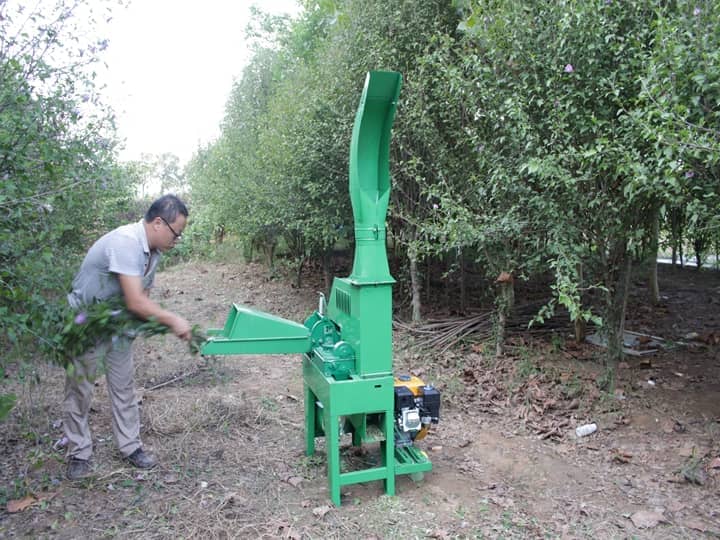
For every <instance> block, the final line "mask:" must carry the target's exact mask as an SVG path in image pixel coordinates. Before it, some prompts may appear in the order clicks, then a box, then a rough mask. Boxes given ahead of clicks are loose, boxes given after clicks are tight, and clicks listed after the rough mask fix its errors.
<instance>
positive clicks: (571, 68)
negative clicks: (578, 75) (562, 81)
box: [563, 64, 575, 73]
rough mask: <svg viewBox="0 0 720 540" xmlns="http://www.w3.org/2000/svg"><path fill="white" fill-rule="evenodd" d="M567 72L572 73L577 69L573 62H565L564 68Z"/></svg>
mask: <svg viewBox="0 0 720 540" xmlns="http://www.w3.org/2000/svg"><path fill="white" fill-rule="evenodd" d="M563 71H564V72H565V73H572V72H573V71H575V68H574V67H573V65H572V64H565V69H564V70H563Z"/></svg>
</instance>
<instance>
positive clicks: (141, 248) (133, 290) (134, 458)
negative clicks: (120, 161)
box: [63, 195, 192, 480]
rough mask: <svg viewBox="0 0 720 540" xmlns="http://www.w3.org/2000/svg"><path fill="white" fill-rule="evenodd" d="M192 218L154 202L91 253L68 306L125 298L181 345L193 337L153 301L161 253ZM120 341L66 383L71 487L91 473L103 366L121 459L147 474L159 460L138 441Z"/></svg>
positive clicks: (168, 203) (168, 200)
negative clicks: (94, 406)
mask: <svg viewBox="0 0 720 540" xmlns="http://www.w3.org/2000/svg"><path fill="white" fill-rule="evenodd" d="M187 216H188V211H187V208H186V206H185V204H184V203H183V202H182V201H181V200H180V199H179V198H178V197H176V196H174V195H165V196H163V197H160V198H159V199H158V200H156V201H155V202H153V203H152V205H151V206H150V208H149V209H148V211H147V213H146V214H145V218H144V219H142V220H140V221H139V222H138V223H131V224H129V225H123V226H122V227H118V228H117V229H115V230H113V231H110V232H109V233H107V234H106V235H104V236H103V237H102V238H100V239H99V240H98V241H96V242H95V243H94V244H93V246H92V247H91V248H90V250H89V251H88V253H87V255H86V256H85V259H84V260H83V262H82V265H81V266H80V270H79V272H78V273H77V275H76V276H75V279H74V280H73V284H72V292H71V293H70V294H69V295H68V302H69V303H70V305H71V306H72V307H73V308H76V309H79V308H81V307H82V306H84V305H88V304H91V303H93V302H95V301H103V300H107V299H109V298H113V297H122V299H123V300H124V302H125V305H126V307H127V309H128V310H129V311H130V312H132V313H133V314H135V315H136V316H137V317H139V318H140V319H143V320H147V319H150V318H154V319H155V320H156V321H158V322H159V323H162V324H165V325H167V326H168V327H169V328H170V329H171V331H172V332H173V333H174V334H175V335H176V336H178V337H179V338H180V339H185V340H189V339H190V338H191V333H192V330H191V327H190V324H189V323H188V321H186V320H185V319H184V318H182V317H180V316H179V315H176V314H175V313H172V312H170V311H167V310H165V309H163V308H162V307H161V306H160V305H159V304H157V303H156V302H153V301H152V300H151V299H150V297H149V291H150V287H151V286H152V284H153V280H154V279H155V269H156V268H157V265H158V262H159V261H160V255H161V253H162V252H163V251H166V250H169V249H172V248H173V247H174V246H175V244H176V243H177V241H178V239H179V238H180V236H181V235H182V233H183V230H184V229H185V225H186V223H187ZM133 337H134V336H120V337H119V338H117V339H113V340H112V341H108V342H103V343H98V345H97V346H96V347H94V348H93V349H91V350H89V351H88V352H86V353H85V354H83V355H82V356H80V357H79V358H76V359H75V360H74V367H75V369H74V373H72V374H68V375H67V376H66V379H65V400H64V402H63V412H64V418H63V425H64V429H65V436H66V437H67V439H68V468H67V476H68V478H70V479H71V480H77V479H81V478H85V477H87V476H89V475H90V474H91V471H92V469H91V467H90V463H89V460H90V457H91V455H92V437H91V435H90V426H89V423H88V413H89V411H90V401H91V398H92V392H93V386H94V385H93V382H92V381H93V379H94V378H95V376H96V375H97V374H98V367H99V366H100V365H102V366H103V367H104V369H105V370H106V378H107V386H108V394H109V395H110V403H111V407H112V427H113V434H114V438H115V444H116V445H117V447H118V449H119V450H120V453H121V454H122V455H123V456H124V458H125V459H126V460H127V461H128V462H129V463H130V464H132V465H133V466H135V467H139V468H141V469H149V468H152V467H154V466H155V465H156V461H155V459H154V458H152V457H151V456H149V455H148V454H146V453H145V452H144V451H143V448H142V443H141V442H140V415H139V411H138V405H137V401H136V399H135V387H134V381H133V355H132V339H133Z"/></svg>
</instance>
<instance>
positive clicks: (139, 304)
mask: <svg viewBox="0 0 720 540" xmlns="http://www.w3.org/2000/svg"><path fill="white" fill-rule="evenodd" d="M0 1H1V0H0ZM118 280H119V281H120V287H121V288H122V291H123V296H124V298H125V305H126V306H127V308H128V309H129V310H130V311H131V312H132V313H134V314H135V315H137V316H138V317H140V318H141V319H144V320H148V319H150V318H151V317H152V318H155V320H156V321H157V322H159V323H161V324H164V325H166V326H168V327H169V328H170V329H171V330H172V331H173V334H175V335H176V336H177V337H179V338H180V339H184V340H187V341H189V340H190V339H192V327H191V326H190V323H189V322H187V321H186V320H185V319H184V318H182V317H180V316H179V315H176V314H175V313H173V312H172V311H168V310H166V309H163V308H162V307H161V306H160V305H159V304H157V303H155V302H153V301H152V300H150V298H148V297H147V294H145V290H144V289H143V287H142V281H141V279H140V278H139V277H137V276H126V275H123V274H118Z"/></svg>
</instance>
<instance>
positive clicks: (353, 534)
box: [0, 263, 720, 539]
mask: <svg viewBox="0 0 720 540" xmlns="http://www.w3.org/2000/svg"><path fill="white" fill-rule="evenodd" d="M266 276H267V272H266V270H264V269H263V268H262V267H260V266H257V265H254V264H249V265H231V264H210V263H205V264H201V263H192V264H183V265H180V266H177V267H174V268H172V269H170V270H168V271H165V272H163V273H162V274H160V275H159V278H158V282H157V284H156V289H155V292H154V295H155V298H157V299H159V300H160V301H161V302H163V303H164V304H165V305H166V306H167V307H169V308H171V309H174V310H178V311H180V312H182V313H184V314H186V315H187V316H188V318H189V319H190V320H192V321H193V322H194V323H197V324H200V325H202V326H203V327H218V326H221V325H222V324H223V322H224V320H225V316H226V315H227V312H228V308H229V306H230V304H231V303H232V302H238V303H241V304H245V305H249V306H252V307H255V308H257V309H261V310H263V311H267V312H270V313H274V314H277V315H281V316H284V317H286V318H289V319H292V320H296V321H303V320H304V319H305V317H306V316H307V315H309V314H310V312H311V311H312V310H313V309H314V308H315V306H316V297H317V295H316V291H317V290H319V288H320V284H319V283H312V282H310V283H308V285H307V286H306V287H304V288H303V289H300V290H298V289H295V288H292V287H291V286H290V285H289V284H288V283H287V282H285V281H281V280H268V279H267V277H266ZM636 285H638V287H637V290H636V291H635V292H634V294H633V297H632V298H631V302H630V306H629V316H628V328H629V329H630V330H634V331H636V332H640V333H643V334H650V335H653V336H660V337H663V338H665V339H666V340H668V342H667V344H668V345H672V346H669V347H668V348H667V349H664V350H661V351H659V352H658V353H655V354H652V355H648V356H643V357H634V356H631V357H629V358H628V360H627V361H626V362H625V363H623V364H622V365H621V367H620V371H619V378H618V390H617V391H616V392H615V394H612V395H611V394H607V393H603V392H602V391H600V390H598V386H597V383H596V381H597V379H598V377H599V376H600V374H601V373H602V371H603V370H602V367H601V366H600V364H599V363H598V361H597V358H598V349H597V348H595V347H594V346H592V345H589V344H587V345H581V346H578V345H574V344H573V343H572V342H571V341H570V340H569V338H567V337H566V336H564V335H563V334H558V335H555V336H554V337H552V338H550V337H547V338H545V339H542V340H537V339H534V340H530V339H529V338H527V337H525V338H523V337H522V336H518V337H515V338H513V340H512V342H511V346H510V347H509V348H508V351H509V353H508V355H507V356H506V357H505V358H503V359H499V360H495V359H494V358H492V357H491V356H490V355H489V354H488V353H486V352H485V347H484V346H483V344H474V345H468V346H466V347H465V348H464V349H463V350H462V351H456V352H453V353H445V354H442V355H438V354H434V353H432V352H427V351H424V352H423V351H418V350H415V349H414V348H413V347H412V339H411V337H410V336H408V335H407V334H404V333H402V332H396V333H395V345H396V355H395V360H394V362H395V371H396V373H403V372H411V373H414V374H416V375H419V376H421V377H422V378H424V379H425V380H426V381H428V382H432V383H434V384H435V385H436V386H437V387H438V388H439V389H441V391H442V392H443V405H442V410H441V421H440V424H439V425H438V426H437V429H436V430H435V431H434V432H432V433H431V434H430V435H429V436H428V438H427V439H426V440H425V441H424V442H423V448H424V449H425V450H426V451H427V452H428V454H429V455H430V456H431V459H432V461H433V465H434V468H433V471H432V472H431V473H428V474H426V475H425V477H424V479H423V480H422V481H420V482H414V481H412V480H411V479H410V478H408V477H399V478H398V483H397V494H396V496H394V497H388V496H386V495H384V494H383V489H382V485H381V484H380V483H379V482H373V483H369V484H363V485H354V486H349V487H348V488H345V489H343V504H342V506H341V507H339V508H335V507H333V506H332V505H331V503H330V501H329V499H328V491H327V481H326V475H325V455H324V444H323V442H322V440H319V443H318V451H317V453H316V455H315V456H312V457H306V456H305V455H304V439H303V436H304V425H303V424H304V413H303V403H302V379H301V369H300V359H299V357H298V356H244V357H215V358H211V359H201V358H198V357H192V356H191V355H190V354H189V353H188V352H187V350H186V347H185V346H184V345H183V344H182V343H180V342H178V341H177V340H175V339H174V338H172V337H167V338H161V337H156V338H152V339H147V340H138V342H137V343H136V345H135V346H136V358H135V361H136V382H137V387H138V398H139V399H140V400H141V403H142V421H143V429H142V436H143V440H144V443H145V446H146V448H148V449H150V450H151V451H152V452H153V453H154V454H155V455H156V456H157V457H158V458H159V460H160V462H161V465H160V466H159V467H157V468H156V469H154V470H152V471H150V472H140V473H139V472H138V471H137V470H133V469H132V468H129V467H128V466H126V464H125V463H124V462H123V461H122V460H121V459H120V456H119V455H118V454H117V452H116V450H115V449H114V446H113V442H112V433H111V428H110V419H109V403H108V399H107V395H106V389H105V384H104V382H103V381H99V382H98V384H97V388H96V396H95V400H94V405H93V410H92V413H91V426H92V429H93V435H94V441H95V455H94V459H93V463H94V468H95V476H94V478H93V479H91V480H87V481H83V482H75V483H71V482H69V481H67V480H65V479H64V455H63V450H62V448H56V447H54V445H55V444H56V443H57V441H58V440H59V439H61V437H62V427H61V425H60V423H59V420H60V418H61V412H60V404H61V393H62V385H63V384H62V380H63V374H62V372H61V371H60V370H59V369H57V368H52V367H44V368H42V369H40V370H39V371H38V372H37V373H31V372H28V373H27V374H26V375H25V378H26V381H28V382H27V383H26V384H24V385H22V386H20V387H19V392H20V393H21V396H20V403H19V405H18V406H17V407H16V409H15V410H14V411H13V413H12V415H11V417H10V418H9V419H8V420H7V421H6V422H5V424H4V425H3V431H2V433H3V437H2V441H0V445H1V448H2V454H1V455H2V457H1V458H0V459H1V460H2V461H1V463H2V469H1V472H0V479H1V484H0V497H1V498H2V503H3V504H2V510H0V538H45V537H47V538H103V537H121V538H170V537H179V538H294V539H300V538H366V539H370V538H439V539H442V538H640V539H642V538H717V537H720V504H719V503H718V501H719V500H720V498H719V495H720V459H719V458H720V345H718V343H717V342H718V341H720V339H719V338H720V276H719V275H718V273H717V272H710V271H708V272H702V273H697V272H695V271H694V270H684V271H681V270H671V269H669V268H664V269H663V272H662V274H661V287H662V294H663V295H664V296H665V298H664V301H663V304H662V306H660V307H659V308H652V307H650V306H648V305H646V304H645V303H644V301H643V292H642V287H641V286H642V284H641V283H637V284H636ZM693 332H694V333H695V335H694V334H691V333H693ZM678 341H684V344H680V345H678V344H677V342H678ZM488 350H489V349H488ZM15 375H17V373H16V374H15ZM586 422H595V423H597V425H598V430H597V432H596V433H594V434H592V435H590V436H587V437H583V438H577V437H576V436H575V432H574V428H575V427H576V426H577V425H581V424H584V423H586ZM373 456H374V454H373V449H372V448H369V449H367V450H366V451H365V452H363V453H358V452H354V451H352V449H350V448H349V449H348V451H347V452H346V453H345V455H344V457H343V459H345V460H347V461H353V460H360V461H363V460H364V461H371V460H372V459H374V457H373Z"/></svg>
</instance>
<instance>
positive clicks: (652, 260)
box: [648, 205, 660, 305]
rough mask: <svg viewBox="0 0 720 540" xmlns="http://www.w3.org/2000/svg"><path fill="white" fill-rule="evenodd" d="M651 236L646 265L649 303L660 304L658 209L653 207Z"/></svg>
mask: <svg viewBox="0 0 720 540" xmlns="http://www.w3.org/2000/svg"><path fill="white" fill-rule="evenodd" d="M652 220H653V223H652V236H651V238H650V247H649V253H648V263H649V265H650V285H649V286H650V291H649V293H650V303H651V304H655V305H657V304H659V303H660V285H659V284H658V262H657V256H658V246H659V244H660V207H659V206H657V205H655V208H654V209H653V216H652Z"/></svg>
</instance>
